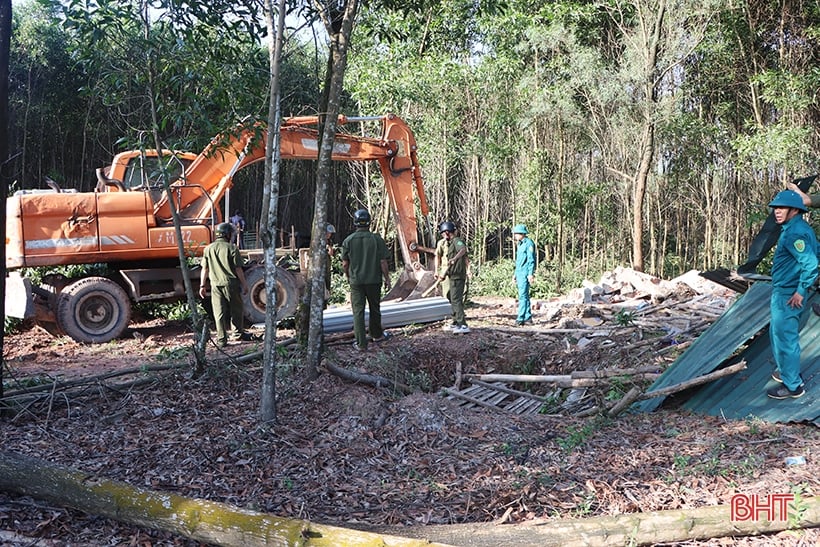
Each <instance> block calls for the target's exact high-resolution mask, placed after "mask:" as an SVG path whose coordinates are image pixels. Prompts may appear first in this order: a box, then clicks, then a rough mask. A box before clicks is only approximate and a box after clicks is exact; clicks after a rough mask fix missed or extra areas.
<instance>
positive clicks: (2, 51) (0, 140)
mask: <svg viewBox="0 0 820 547" xmlns="http://www.w3.org/2000/svg"><path fill="white" fill-rule="evenodd" d="M10 47H11V0H0V160H2V162H0V196H3V198H5V196H6V195H7V194H8V188H9V179H8V174H7V172H6V169H5V167H6V164H7V162H6V158H7V156H8V150H9V141H8V137H9V131H8V126H9V50H10ZM0 239H2V240H3V241H5V240H6V208H5V207H3V211H2V212H0ZM0 260H2V262H3V264H5V263H6V249H5V245H4V246H3V250H2V251H0ZM5 277H6V276H5V275H4V276H3V279H0V302H5V301H6V279H5ZM0 319H2V323H3V325H5V323H6V312H5V309H4V310H3V311H0ZM4 333H5V328H4V329H3V332H0V355H4V352H3V347H4V346H5V340H6V339H5V336H4ZM5 368H6V367H5V362H4V361H3V359H2V358H0V399H2V398H3V370H2V369H5Z"/></svg>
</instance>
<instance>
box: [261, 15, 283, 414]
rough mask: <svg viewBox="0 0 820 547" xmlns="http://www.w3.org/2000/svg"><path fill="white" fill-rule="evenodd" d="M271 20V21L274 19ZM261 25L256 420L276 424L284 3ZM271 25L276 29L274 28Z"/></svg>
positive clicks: (266, 16) (266, 17) (267, 16)
mask: <svg viewBox="0 0 820 547" xmlns="http://www.w3.org/2000/svg"><path fill="white" fill-rule="evenodd" d="M274 17H275V19H274ZM265 22H266V24H267V27H268V34H270V37H271V46H270V47H269V53H268V54H269V65H270V96H269V98H268V133H267V135H266V138H265V139H266V140H265V181H264V187H263V189H262V215H261V217H262V218H261V219H260V227H261V230H260V231H261V236H262V249H263V256H264V261H265V301H266V302H267V304H268V305H267V307H266V308H265V342H264V348H263V352H264V359H263V363H262V393H261V397H260V402H259V419H260V421H261V422H262V423H272V422H275V421H276V357H277V353H276V311H277V308H278V307H279V302H277V299H276V293H277V291H276V224H277V221H278V214H279V166H280V164H281V157H280V138H281V136H280V132H279V126H280V125H281V122H282V113H281V110H280V107H279V74H280V68H281V60H282V43H283V40H284V38H283V35H284V29H285V0H278V2H277V4H276V12H274V6H273V2H271V0H265ZM274 24H275V25H276V26H274Z"/></svg>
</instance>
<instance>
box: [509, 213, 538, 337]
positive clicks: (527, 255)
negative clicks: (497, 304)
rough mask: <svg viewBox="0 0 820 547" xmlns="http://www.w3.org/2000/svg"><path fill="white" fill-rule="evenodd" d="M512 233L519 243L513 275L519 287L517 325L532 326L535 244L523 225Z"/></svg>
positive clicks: (518, 226) (518, 225)
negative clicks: (531, 302) (531, 290)
mask: <svg viewBox="0 0 820 547" xmlns="http://www.w3.org/2000/svg"><path fill="white" fill-rule="evenodd" d="M512 233H513V238H514V239H515V241H517V242H518V247H517V248H516V251H515V272H514V273H513V282H514V283H515V285H516V287H518V316H517V317H516V318H515V324H516V325H518V326H519V327H521V326H524V325H532V306H531V305H530V285H532V282H533V281H535V244H534V243H533V242H532V240H531V239H530V238H529V235H528V234H529V232H528V231H527V227H526V226H525V225H523V224H516V225H515V226H514V227H513V231H512Z"/></svg>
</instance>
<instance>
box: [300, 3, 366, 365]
mask: <svg viewBox="0 0 820 547" xmlns="http://www.w3.org/2000/svg"><path fill="white" fill-rule="evenodd" d="M315 7H316V13H317V14H318V16H319V18H320V19H321V21H322V23H323V25H324V29H325V32H327V36H328V39H329V54H328V65H327V73H326V76H325V85H324V90H323V96H322V102H321V105H320V112H321V113H322V114H321V116H320V127H319V131H320V141H319V156H318V164H317V168H316V190H315V192H316V193H315V201H314V208H313V209H314V210H313V226H312V230H311V238H310V240H311V249H310V257H311V260H310V265H311V266H310V275H309V279H310V284H309V287H308V288H307V291H306V298H307V299H308V300H309V314H308V316H309V328H308V339H307V355H306V366H307V367H306V368H307V375H308V378H310V379H312V378H315V377H316V376H317V375H318V367H319V363H320V361H321V349H322V337H323V314H322V309H323V308H324V302H325V292H324V291H325V275H327V269H326V264H327V260H329V257H328V256H327V253H326V251H325V246H326V238H325V233H326V232H325V229H326V226H327V205H328V204H327V196H328V192H329V188H330V183H331V176H332V173H333V144H334V140H335V138H336V131H337V120H338V116H339V113H340V101H341V99H342V91H343V82H344V75H345V70H346V68H347V55H348V50H349V48H350V42H351V36H352V34H353V22H354V20H355V19H356V13H357V12H358V9H359V0H344V1H343V2H335V1H334V2H326V3H324V2H320V1H317V2H316V3H315Z"/></svg>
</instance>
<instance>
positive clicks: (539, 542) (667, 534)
mask: <svg viewBox="0 0 820 547" xmlns="http://www.w3.org/2000/svg"><path fill="white" fill-rule="evenodd" d="M761 501H764V502H765V501H766V499H765V497H763V498H762V499H761ZM774 516H775V517H776V518H775V519H774V520H773V521H767V520H764V519H760V520H757V519H750V520H744V521H741V520H732V509H731V506H730V505H717V506H708V507H698V508H695V509H674V510H670V511H652V512H648V513H627V514H623V515H614V516H604V517H592V518H586V519H561V520H553V519H539V520H536V521H529V522H527V523H523V524H510V525H501V526H496V525H492V524H487V523H471V524H454V525H449V526H443V525H442V526H439V525H436V526H424V527H419V528H416V527H412V528H403V529H399V528H379V531H382V532H385V533H390V532H391V531H401V533H402V535H405V536H413V537H418V538H421V537H424V538H427V539H429V540H431V541H441V542H445V543H451V544H453V545H470V546H471V547H496V546H498V545H515V546H516V547H536V546H538V547H562V546H565V545H584V546H585V547H609V546H611V545H635V546H637V545H656V544H666V543H676V542H684V541H694V540H703V539H708V538H717V537H728V536H735V537H737V536H757V535H760V534H766V533H774V532H781V531H783V530H789V529H799V528H813V527H817V526H820V497H809V498H802V499H800V500H799V501H795V502H793V504H792V505H790V506H789V508H788V515H787V516H788V518H784V519H783V520H781V519H780V517H783V516H784V515H779V514H777V515H774Z"/></svg>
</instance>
